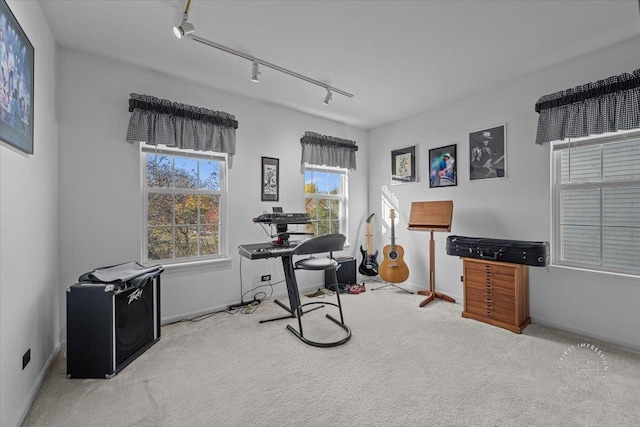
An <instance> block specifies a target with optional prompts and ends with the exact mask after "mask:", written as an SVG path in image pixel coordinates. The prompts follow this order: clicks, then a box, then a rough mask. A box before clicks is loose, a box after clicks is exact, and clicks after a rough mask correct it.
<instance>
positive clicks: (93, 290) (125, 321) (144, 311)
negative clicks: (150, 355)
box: [67, 274, 160, 378]
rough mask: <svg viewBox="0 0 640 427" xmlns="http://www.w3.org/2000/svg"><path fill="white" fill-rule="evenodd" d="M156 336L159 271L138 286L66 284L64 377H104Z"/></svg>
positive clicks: (135, 355)
mask: <svg viewBox="0 0 640 427" xmlns="http://www.w3.org/2000/svg"><path fill="white" fill-rule="evenodd" d="M159 339H160V275H159V274H158V275H157V276H155V277H154V278H152V279H150V280H147V281H146V284H145V285H144V286H141V287H129V288H127V286H126V284H123V285H122V286H120V287H116V286H114V285H111V284H104V283H77V284H75V285H72V286H69V287H68V288H67V376H68V377H69V378H110V377H112V376H113V375H115V374H117V373H118V372H119V371H120V370H122V369H123V368H124V367H125V366H127V365H128V364H129V363H131V362H132V361H133V360H135V359H136V358H137V357H138V356H140V355H141V354H142V353H144V352H145V351H146V350H147V349H148V348H149V347H151V346H152V345H153V344H155V343H156V342H157V341H158V340H159Z"/></svg>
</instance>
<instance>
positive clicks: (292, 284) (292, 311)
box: [260, 255, 324, 323]
mask: <svg viewBox="0 0 640 427" xmlns="http://www.w3.org/2000/svg"><path fill="white" fill-rule="evenodd" d="M282 268H283V269H284V280H285V282H286V284H287V292H288V293H289V304H290V305H291V306H290V307H287V306H286V305H285V304H283V303H281V302H280V301H278V300H274V302H275V303H276V304H278V305H279V306H280V307H282V308H283V309H285V310H286V311H287V313H289V314H288V315H287V316H280V317H274V318H271V319H264V320H261V321H260V323H267V322H273V321H276V320H284V319H295V318H296V312H297V311H298V307H300V293H299V292H298V282H297V281H296V276H295V273H294V268H293V255H284V256H282ZM322 307H324V306H323V305H321V306H318V307H314V308H312V309H311V310H307V311H304V312H302V314H304V313H308V312H310V311H313V310H317V309H319V308H322Z"/></svg>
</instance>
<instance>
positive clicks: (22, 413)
mask: <svg viewBox="0 0 640 427" xmlns="http://www.w3.org/2000/svg"><path fill="white" fill-rule="evenodd" d="M58 352H60V343H57V344H56V346H55V347H54V348H53V351H52V352H51V354H50V355H49V359H47V363H45V364H44V367H43V368H42V370H41V371H40V374H39V375H38V378H37V379H36V382H35V383H33V386H32V387H31V390H30V391H29V394H28V395H27V399H26V400H25V401H24V403H23V404H22V407H21V408H20V410H19V411H18V414H17V415H16V418H15V420H14V422H13V425H14V426H15V427H19V426H20V425H22V423H23V422H24V420H25V418H26V417H27V414H28V413H29V409H31V405H33V401H34V400H35V399H36V396H37V395H38V392H39V391H40V387H42V384H43V383H44V380H45V378H46V377H47V374H48V373H49V369H50V368H51V365H52V364H53V361H54V360H56V357H57V356H58Z"/></svg>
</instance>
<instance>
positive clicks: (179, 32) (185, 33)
mask: <svg viewBox="0 0 640 427" xmlns="http://www.w3.org/2000/svg"><path fill="white" fill-rule="evenodd" d="M638 1H639V2H640V0H638ZM190 5H191V0H187V3H186V5H185V8H184V13H183V15H182V21H181V22H180V25H178V26H175V27H173V32H174V34H175V35H176V37H177V38H179V39H181V38H182V37H186V38H189V39H191V40H194V41H197V42H199V43H202V44H204V45H207V46H210V47H213V48H216V49H219V50H222V51H223V52H227V53H230V54H232V55H236V56H239V57H241V58H244V59H246V60H248V61H251V63H252V73H251V80H252V81H254V82H257V81H259V80H258V74H260V71H259V70H258V65H264V66H265V67H269V68H271V69H273V70H276V71H280V72H281V73H284V74H288V75H290V76H292V77H296V78H298V79H300V80H304V81H306V82H308V83H311V84H314V85H316V86H320V87H322V88H324V89H325V90H326V91H327V93H326V95H325V97H324V100H323V101H322V102H323V103H324V104H325V105H328V104H329V101H331V98H332V94H334V93H338V94H340V95H343V96H346V97H348V98H353V94H351V93H349V92H346V91H344V90H341V89H338V88H336V87H333V86H331V85H329V84H327V83H324V82H321V81H319V80H316V79H312V78H311V77H307V76H305V75H303V74H300V73H296V72H295V71H291V70H289V69H287V68H284V67H281V66H279V65H276V64H273V63H271V62H268V61H265V60H263V59H260V58H256V57H255V56H252V55H249V54H247V53H244V52H240V51H239V50H236V49H233V48H230V47H228V46H225V45H222V44H220V43H216V42H213V41H211V40H207V39H205V38H203V37H200V36H198V35H196V34H194V32H195V27H194V26H193V24H191V23H190V22H189V7H190Z"/></svg>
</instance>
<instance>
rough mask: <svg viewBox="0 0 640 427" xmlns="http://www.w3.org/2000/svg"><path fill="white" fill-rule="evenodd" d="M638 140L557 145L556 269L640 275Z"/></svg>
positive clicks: (617, 137)
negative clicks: (559, 266) (584, 269)
mask: <svg viewBox="0 0 640 427" xmlns="http://www.w3.org/2000/svg"><path fill="white" fill-rule="evenodd" d="M634 135H635V136H633V137H631V136H629V135H627V136H616V137H614V138H611V137H607V138H599V139H591V140H589V141H582V142H579V143H573V142H572V143H568V144H567V143H560V144H557V145H554V151H553V159H552V160H553V165H554V173H553V190H554V199H553V200H554V203H553V205H554V207H553V209H554V239H553V240H554V261H555V263H557V264H560V265H570V266H577V267H586V268H594V269H599V270H605V271H615V272H624V273H632V274H639V273H640V138H638V134H637V133H635V134H634Z"/></svg>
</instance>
